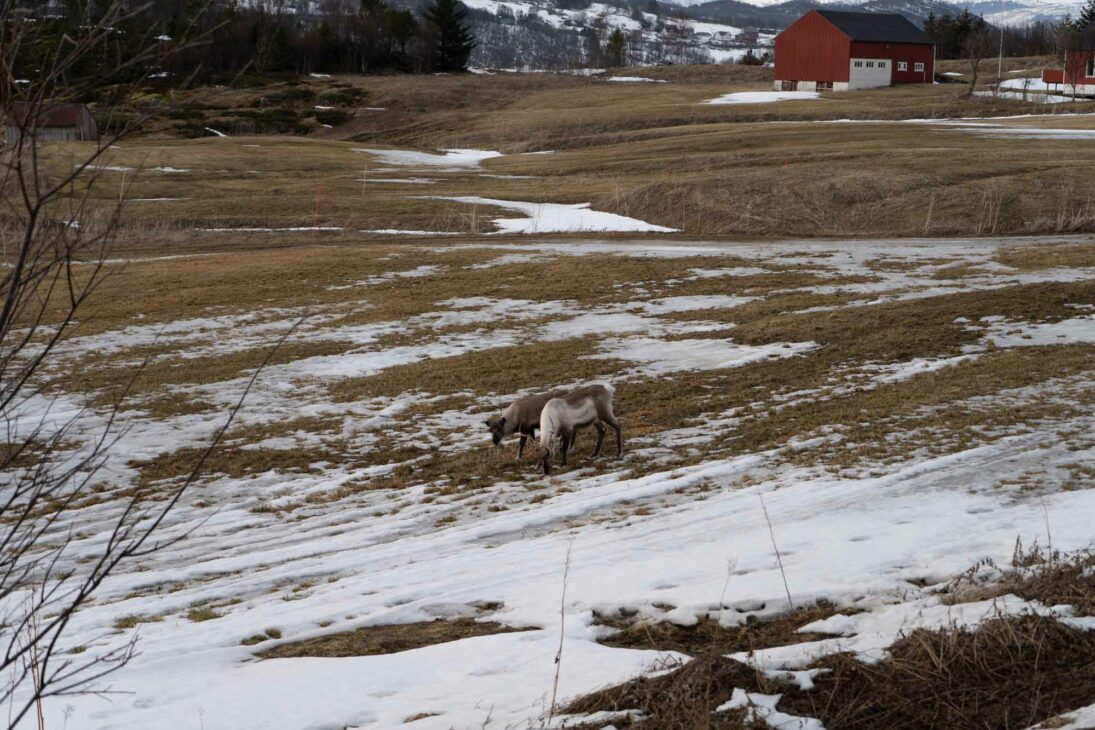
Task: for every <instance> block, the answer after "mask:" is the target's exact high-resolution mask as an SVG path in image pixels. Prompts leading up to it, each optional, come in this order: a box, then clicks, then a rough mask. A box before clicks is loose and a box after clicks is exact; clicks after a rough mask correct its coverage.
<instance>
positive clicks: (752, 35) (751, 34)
mask: <svg viewBox="0 0 1095 730" xmlns="http://www.w3.org/2000/svg"><path fill="white" fill-rule="evenodd" d="M734 40H736V41H737V42H738V43H743V44H745V45H749V46H755V45H756V44H757V42H758V41H759V40H760V31H759V30H757V29H756V28H742V29H741V32H740V33H738V34H737V37H735V38H734Z"/></svg>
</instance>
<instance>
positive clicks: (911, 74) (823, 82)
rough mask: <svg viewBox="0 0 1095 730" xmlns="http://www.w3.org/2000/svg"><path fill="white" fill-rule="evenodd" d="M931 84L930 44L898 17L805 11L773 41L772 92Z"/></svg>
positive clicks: (932, 55) (932, 49) (932, 57)
mask: <svg viewBox="0 0 1095 730" xmlns="http://www.w3.org/2000/svg"><path fill="white" fill-rule="evenodd" d="M934 80H935V42H934V41H933V40H932V39H931V36H929V35H928V34H927V33H925V32H924V31H922V30H921V29H920V28H917V27H916V26H915V25H914V24H913V23H912V22H910V21H909V20H908V19H907V18H905V17H904V16H902V15H897V14H889V13H849V12H843V11H836V10H811V11H810V12H809V13H806V15H803V16H802V17H801V18H799V19H798V20H796V21H795V22H794V23H792V24H791V25H790V26H788V27H787V29H786V30H784V31H783V32H782V33H780V34H779V35H778V36H776V89H777V90H781V91H819V90H823V89H833V90H835V91H847V90H849V89H870V88H877V87H880V86H890V85H891V84H930V83H932V82H933V81H934Z"/></svg>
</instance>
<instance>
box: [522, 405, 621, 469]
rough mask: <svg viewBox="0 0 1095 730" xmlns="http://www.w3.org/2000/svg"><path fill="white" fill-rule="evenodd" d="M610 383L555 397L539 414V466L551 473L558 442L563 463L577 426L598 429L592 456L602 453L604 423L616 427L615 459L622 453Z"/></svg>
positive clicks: (578, 427)
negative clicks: (613, 410)
mask: <svg viewBox="0 0 1095 730" xmlns="http://www.w3.org/2000/svg"><path fill="white" fill-rule="evenodd" d="M614 394H615V389H613V387H612V386H611V385H587V386H586V387H584V388H579V389H578V390H575V391H574V392H572V393H567V394H566V395H564V396H562V397H559V398H552V399H551V400H549V401H548V402H547V403H546V404H545V405H544V410H543V412H542V413H540V467H541V468H542V469H543V470H544V474H550V473H551V468H552V465H553V462H554V461H555V451H556V448H557V443H558V445H561V447H562V450H563V466H566V463H567V452H568V451H570V450H571V449H572V448H574V436H575V433H577V431H578V429H580V428H585V427H586V426H589V425H592V426H593V427H594V428H596V429H597V447H596V448H595V449H594V450H593V458H597V457H598V456H600V454H601V445H602V444H603V443H604V440H605V431H606V430H607V429H606V428H605V424H606V423H607V424H608V425H609V426H612V428H613V429H615V430H616V458H619V457H620V456H621V455H622V454H623V450H624V440H623V433H622V432H621V431H620V422H619V421H618V420H616V416H615V415H614V414H613V413H612V396H613V395H614Z"/></svg>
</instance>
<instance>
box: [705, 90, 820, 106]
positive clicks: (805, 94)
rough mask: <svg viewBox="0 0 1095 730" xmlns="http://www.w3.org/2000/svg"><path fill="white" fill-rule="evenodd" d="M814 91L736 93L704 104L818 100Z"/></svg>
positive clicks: (709, 100) (818, 96)
mask: <svg viewBox="0 0 1095 730" xmlns="http://www.w3.org/2000/svg"><path fill="white" fill-rule="evenodd" d="M818 98H820V95H819V94H818V92H816V91H736V92H734V93H732V94H723V95H722V96H719V97H716V98H714V99H708V100H707V101H705V102H704V104H768V103H770V102H773V101H795V100H804V99H818Z"/></svg>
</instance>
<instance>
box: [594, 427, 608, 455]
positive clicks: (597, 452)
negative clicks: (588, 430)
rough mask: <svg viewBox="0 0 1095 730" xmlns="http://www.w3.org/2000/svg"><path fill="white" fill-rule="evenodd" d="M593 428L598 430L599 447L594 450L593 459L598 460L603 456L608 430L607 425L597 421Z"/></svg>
mask: <svg viewBox="0 0 1095 730" xmlns="http://www.w3.org/2000/svg"><path fill="white" fill-rule="evenodd" d="M593 427H594V428H596V429H597V447H596V448H595V449H593V457H592V458H594V459H596V458H597V457H598V456H600V455H601V445H602V444H603V443H604V442H605V431H607V430H608V429H607V428H605V425H604V424H603V423H601V422H600V421H595V422H594V423H593Z"/></svg>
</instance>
